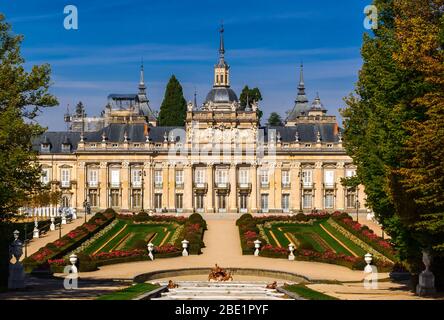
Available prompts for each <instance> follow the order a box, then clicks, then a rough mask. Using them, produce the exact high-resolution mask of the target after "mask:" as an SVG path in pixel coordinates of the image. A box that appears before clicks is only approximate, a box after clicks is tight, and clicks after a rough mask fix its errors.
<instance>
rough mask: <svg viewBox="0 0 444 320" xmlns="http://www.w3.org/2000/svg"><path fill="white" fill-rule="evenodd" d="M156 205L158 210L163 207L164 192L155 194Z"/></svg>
mask: <svg viewBox="0 0 444 320" xmlns="http://www.w3.org/2000/svg"><path fill="white" fill-rule="evenodd" d="M154 206H155V207H156V209H157V210H160V209H162V194H161V193H156V194H155V195H154Z"/></svg>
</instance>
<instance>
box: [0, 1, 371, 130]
mask: <svg viewBox="0 0 444 320" xmlns="http://www.w3.org/2000/svg"><path fill="white" fill-rule="evenodd" d="M370 3H371V1H370V0H342V1H326V0H276V1H270V0H256V1H252V0H251V1H250V0H248V1H240V0H238V1H231V0H226V1H221V0H219V1H214V0H206V1H204V0H170V1H161V0H156V1H154V0H133V1H123V0H108V1H106V2H105V1H99V0H88V1H83V0H81V1H72V2H67V1H60V0H39V1H34V0H32V1H31V0H14V1H2V3H1V4H0V12H3V13H4V14H5V15H6V18H7V20H8V21H9V22H10V23H11V24H12V25H13V31H14V32H15V33H19V34H23V35H24V36H25V41H24V43H23V49H22V54H23V56H24V58H25V59H26V67H27V68H31V66H32V65H34V64H41V63H45V62H48V63H50V64H51V66H52V80H53V85H52V87H51V91H52V92H53V93H54V94H55V95H56V96H57V97H58V99H59V102H60V106H58V107H55V108H51V109H50V110H48V109H46V110H45V111H44V112H43V113H42V114H41V115H40V117H39V118H38V121H39V122H40V123H41V124H43V125H44V126H48V127H49V129H50V130H63V129H64V128H65V125H64V123H63V114H64V112H65V111H66V106H67V104H69V105H70V108H71V110H72V109H73V108H74V105H75V104H76V103H77V101H79V100H81V101H83V102H84V104H85V105H86V107H87V113H88V114H89V115H98V114H99V113H100V111H101V110H102V109H103V108H104V106H105V104H106V97H107V95H108V94H109V93H135V92H136V91H137V84H138V77H139V67H140V61H141V58H142V57H143V59H144V61H145V81H146V85H147V92H148V96H149V99H150V105H151V107H152V108H153V109H158V108H159V106H160V104H161V102H162V98H163V94H164V90H165V86H166V83H167V81H168V79H169V77H170V76H171V75H172V74H175V75H176V77H177V78H178V79H179V81H180V82H181V83H182V86H183V88H184V95H185V98H186V99H187V100H192V98H193V93H194V88H196V89H197V93H198V103H199V104H200V103H202V102H203V100H204V98H205V95H206V94H207V92H208V91H209V90H210V89H211V86H212V79H213V65H214V64H215V62H216V60H217V54H218V51H217V50H218V44H219V38H218V37H219V35H218V28H219V24H220V22H221V20H223V21H224V24H225V45H226V60H227V61H228V63H229V64H230V65H231V83H232V87H233V89H234V90H235V91H236V92H237V93H238V94H240V91H241V89H242V87H243V86H244V85H249V86H250V87H256V86H257V87H259V88H260V90H261V92H262V96H263V98H264V99H263V101H262V102H261V104H260V108H261V109H262V110H263V111H264V114H265V116H264V118H265V119H266V118H268V115H269V113H270V112H272V111H277V112H279V113H280V114H281V115H282V116H283V117H284V116H285V112H286V111H287V110H289V109H291V108H292V107H293V104H294V99H295V96H296V87H297V83H298V80H299V64H300V62H301V61H303V62H304V69H305V83H306V87H307V94H308V98H309V99H310V101H311V100H312V99H314V97H315V95H316V92H319V94H320V97H321V100H322V102H323V103H324V105H325V106H326V107H327V109H328V110H329V113H331V114H335V115H338V109H339V108H341V107H343V106H344V103H343V101H342V99H343V97H344V96H346V95H348V94H349V93H350V92H351V91H352V90H353V87H354V84H355V82H356V81H357V74H358V70H359V68H360V66H361V63H362V61H361V58H360V46H361V41H362V35H363V33H364V32H365V31H366V30H365V29H364V27H363V19H364V14H363V10H364V7H365V6H366V5H368V4H370ZM68 4H73V5H76V6H77V8H78V11H79V29H78V30H65V29H64V27H63V20H64V17H65V15H64V14H63V8H64V6H65V5H68Z"/></svg>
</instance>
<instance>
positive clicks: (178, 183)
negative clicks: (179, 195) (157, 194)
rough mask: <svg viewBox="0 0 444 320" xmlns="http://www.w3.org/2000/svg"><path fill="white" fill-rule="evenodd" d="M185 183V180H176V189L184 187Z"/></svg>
mask: <svg viewBox="0 0 444 320" xmlns="http://www.w3.org/2000/svg"><path fill="white" fill-rule="evenodd" d="M183 188H184V183H183V182H176V189H183Z"/></svg>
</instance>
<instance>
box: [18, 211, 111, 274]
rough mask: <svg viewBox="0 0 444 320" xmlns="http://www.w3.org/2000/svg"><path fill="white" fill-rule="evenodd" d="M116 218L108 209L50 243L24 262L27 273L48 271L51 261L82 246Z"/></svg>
mask: <svg viewBox="0 0 444 320" xmlns="http://www.w3.org/2000/svg"><path fill="white" fill-rule="evenodd" d="M115 217H116V213H115V211H114V210H112V209H107V210H105V211H104V212H103V213H96V214H95V215H94V216H93V217H92V218H91V219H90V221H88V222H87V223H84V224H83V225H81V226H79V227H77V228H76V229H74V230H72V231H70V232H69V233H68V234H66V235H65V236H63V237H62V238H60V239H58V240H56V241H54V242H51V243H48V244H47V245H46V246H44V247H42V248H40V249H39V250H38V251H37V252H35V253H34V254H32V255H31V256H29V257H28V258H26V259H24V260H23V264H24V265H25V268H26V270H27V271H33V270H39V269H48V267H49V261H50V260H51V261H54V260H56V259H59V258H61V257H63V256H64V255H65V254H66V253H68V252H70V251H72V250H73V249H74V248H76V247H78V246H80V245H81V244H82V243H83V242H85V241H86V240H88V239H89V238H91V237H92V236H93V235H94V234H95V233H96V232H97V231H99V230H101V229H102V228H104V227H106V226H107V225H108V224H109V223H111V222H112V221H113V220H114V219H115Z"/></svg>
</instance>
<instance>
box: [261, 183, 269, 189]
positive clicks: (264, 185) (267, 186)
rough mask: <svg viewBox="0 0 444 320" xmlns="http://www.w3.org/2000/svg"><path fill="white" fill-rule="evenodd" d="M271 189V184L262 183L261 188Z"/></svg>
mask: <svg viewBox="0 0 444 320" xmlns="http://www.w3.org/2000/svg"><path fill="white" fill-rule="evenodd" d="M269 187H270V182H262V181H261V188H269Z"/></svg>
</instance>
